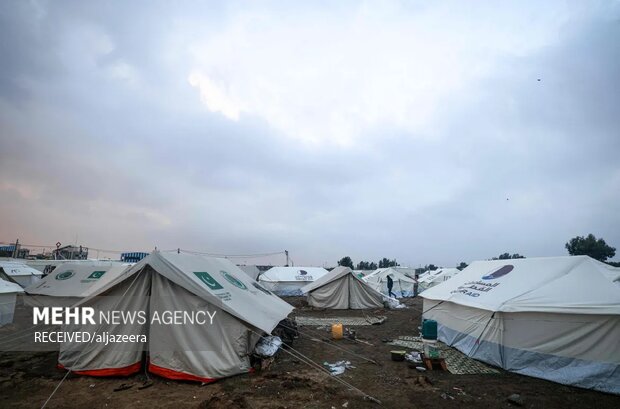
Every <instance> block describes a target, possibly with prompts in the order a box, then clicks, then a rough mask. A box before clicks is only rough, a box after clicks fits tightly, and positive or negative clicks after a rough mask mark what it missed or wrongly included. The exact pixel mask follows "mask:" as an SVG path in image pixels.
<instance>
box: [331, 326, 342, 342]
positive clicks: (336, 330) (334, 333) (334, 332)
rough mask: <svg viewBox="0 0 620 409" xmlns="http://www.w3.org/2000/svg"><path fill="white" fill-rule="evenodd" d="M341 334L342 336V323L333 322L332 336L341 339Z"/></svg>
mask: <svg viewBox="0 0 620 409" xmlns="http://www.w3.org/2000/svg"><path fill="white" fill-rule="evenodd" d="M342 336H343V328H342V324H333V325H332V338H334V339H342Z"/></svg>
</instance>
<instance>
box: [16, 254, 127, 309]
mask: <svg viewBox="0 0 620 409" xmlns="http://www.w3.org/2000/svg"><path fill="white" fill-rule="evenodd" d="M130 266H131V264H129V263H119V262H111V261H90V262H83V261H82V262H78V263H72V262H66V263H63V264H60V265H59V266H58V267H56V268H55V269H54V271H52V273H51V274H49V275H47V276H45V277H44V278H43V279H42V280H40V281H39V282H37V283H34V284H32V285H30V286H28V287H26V289H25V290H26V293H27V294H28V295H27V296H26V297H25V302H26V303H27V304H29V305H36V306H58V307H66V306H70V305H73V304H75V303H76V302H78V301H79V300H81V299H82V298H85V297H88V296H89V295H91V294H93V293H94V292H95V291H97V290H98V289H99V288H101V287H103V286H104V285H106V284H107V283H109V282H110V281H112V280H114V279H115V278H117V277H118V276H119V275H121V274H123V272H124V271H126V270H127V269H128V267H130Z"/></svg>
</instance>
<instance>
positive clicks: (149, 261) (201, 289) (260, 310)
mask: <svg viewBox="0 0 620 409" xmlns="http://www.w3.org/2000/svg"><path fill="white" fill-rule="evenodd" d="M147 266H150V267H151V268H152V269H153V270H155V271H156V272H157V273H159V274H161V275H162V276H164V277H166V278H167V279H169V280H170V281H172V282H173V283H175V284H177V285H179V286H181V287H183V288H185V289H186V290H187V291H189V292H191V293H192V294H195V295H196V296H198V297H201V298H203V299H204V300H206V301H208V302H209V303H211V304H213V305H216V306H218V307H220V308H222V309H223V310H224V311H226V312H228V313H229V314H231V315H233V316H235V317H237V318H238V319H240V320H242V321H244V322H246V323H247V324H249V325H251V326H254V327H256V328H259V329H261V330H263V331H265V332H268V333H270V332H271V331H272V330H273V329H274V328H275V327H276V326H277V325H278V323H279V322H280V321H281V320H282V319H284V318H286V317H287V316H288V314H289V313H290V312H291V311H292V310H293V307H292V306H291V305H290V304H288V303H287V302H285V301H283V300H282V299H280V298H278V297H277V296H276V295H274V294H272V293H271V292H269V291H267V290H266V289H264V288H263V287H262V286H261V285H260V284H259V283H257V282H256V281H254V280H252V279H251V278H250V277H248V276H247V275H246V274H245V273H244V272H243V271H242V270H240V269H239V267H237V266H236V265H234V264H233V263H232V262H230V260H227V259H223V258H215V257H207V256H203V255H198V254H187V253H181V254H178V253H177V252H159V251H154V252H153V253H151V254H150V255H148V256H147V257H145V258H143V259H142V260H141V261H140V262H139V263H137V264H135V265H134V266H133V267H131V268H130V269H129V270H128V271H127V272H126V274H123V275H122V276H121V277H117V278H116V279H115V280H114V281H112V282H110V283H108V284H107V285H106V286H105V287H102V288H100V289H99V290H98V291H97V292H96V293H94V294H92V295H91V296H89V297H88V298H87V299H85V300H83V302H87V301H88V300H89V299H92V298H93V297H95V296H97V295H99V294H102V293H104V292H106V291H107V290H108V289H110V288H112V287H114V286H115V285H116V284H118V283H120V282H122V281H124V280H127V279H128V278H129V277H132V276H134V275H135V274H138V273H140V272H142V271H144V268H145V267H147Z"/></svg>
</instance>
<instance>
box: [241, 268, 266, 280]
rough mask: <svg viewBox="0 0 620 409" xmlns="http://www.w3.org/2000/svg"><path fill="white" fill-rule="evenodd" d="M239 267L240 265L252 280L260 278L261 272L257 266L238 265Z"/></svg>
mask: <svg viewBox="0 0 620 409" xmlns="http://www.w3.org/2000/svg"><path fill="white" fill-rule="evenodd" d="M237 267H239V268H240V269H241V270H242V271H243V272H244V273H246V274H247V275H248V277H250V278H251V279H252V280H256V279H257V278H258V275H259V274H260V270H259V269H258V267H256V266H237Z"/></svg>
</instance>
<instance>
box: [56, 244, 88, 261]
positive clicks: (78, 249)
mask: <svg viewBox="0 0 620 409" xmlns="http://www.w3.org/2000/svg"><path fill="white" fill-rule="evenodd" d="M53 254H54V258H55V259H57V260H86V259H87V258H88V247H84V246H64V247H61V248H59V249H56V250H54V251H53Z"/></svg>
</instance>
